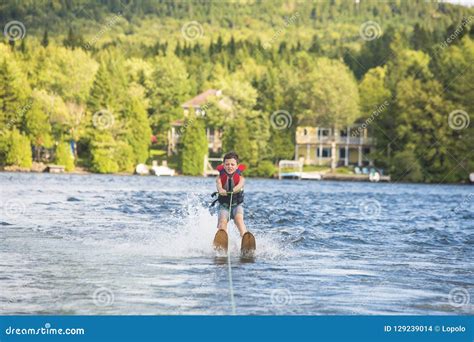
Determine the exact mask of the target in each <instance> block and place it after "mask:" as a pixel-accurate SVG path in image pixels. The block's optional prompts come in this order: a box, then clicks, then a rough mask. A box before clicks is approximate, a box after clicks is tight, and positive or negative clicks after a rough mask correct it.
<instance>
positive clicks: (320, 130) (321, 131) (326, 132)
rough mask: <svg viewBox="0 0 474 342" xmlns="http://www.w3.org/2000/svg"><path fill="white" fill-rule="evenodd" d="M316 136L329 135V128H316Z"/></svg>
mask: <svg viewBox="0 0 474 342" xmlns="http://www.w3.org/2000/svg"><path fill="white" fill-rule="evenodd" d="M318 136H319V137H328V136H329V129H328V128H318Z"/></svg>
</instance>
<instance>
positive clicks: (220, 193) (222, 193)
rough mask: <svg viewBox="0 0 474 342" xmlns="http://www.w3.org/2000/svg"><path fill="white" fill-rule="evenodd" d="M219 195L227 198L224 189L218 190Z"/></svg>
mask: <svg viewBox="0 0 474 342" xmlns="http://www.w3.org/2000/svg"><path fill="white" fill-rule="evenodd" d="M219 195H221V196H227V191H225V189H220V190H219Z"/></svg>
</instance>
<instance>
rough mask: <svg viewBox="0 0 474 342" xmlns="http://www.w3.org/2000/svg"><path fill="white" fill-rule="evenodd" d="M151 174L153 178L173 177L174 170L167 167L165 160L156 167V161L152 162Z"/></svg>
mask: <svg viewBox="0 0 474 342" xmlns="http://www.w3.org/2000/svg"><path fill="white" fill-rule="evenodd" d="M151 172H152V173H153V174H154V175H155V176H174V175H175V170H173V169H171V168H169V167H168V163H167V162H166V160H164V161H163V164H162V165H160V166H158V165H157V162H156V161H153V166H152V167H151Z"/></svg>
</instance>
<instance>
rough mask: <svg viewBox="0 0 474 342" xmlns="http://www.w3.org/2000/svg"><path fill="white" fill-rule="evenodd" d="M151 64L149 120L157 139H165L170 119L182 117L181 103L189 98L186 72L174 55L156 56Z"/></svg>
mask: <svg viewBox="0 0 474 342" xmlns="http://www.w3.org/2000/svg"><path fill="white" fill-rule="evenodd" d="M153 66H154V71H153V73H152V81H153V88H152V90H151V93H150V94H149V96H150V98H151V99H152V102H151V107H152V108H153V113H152V115H151V118H150V120H151V124H152V127H153V130H154V133H155V134H157V135H158V137H159V140H160V141H166V140H167V133H168V129H169V128H170V123H171V121H173V120H176V119H178V118H180V117H182V115H183V109H182V108H181V105H182V104H183V103H184V102H185V101H186V100H188V98H189V80H188V73H187V71H186V67H185V65H184V63H183V62H182V61H181V60H179V59H178V58H177V57H176V56H174V55H168V56H165V57H161V56H160V57H157V58H156V59H155V60H154V63H153Z"/></svg>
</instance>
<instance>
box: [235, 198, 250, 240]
mask: <svg viewBox="0 0 474 342" xmlns="http://www.w3.org/2000/svg"><path fill="white" fill-rule="evenodd" d="M234 222H235V225H236V226H237V228H238V229H239V232H240V236H244V234H245V233H246V232H247V227H246V226H245V223H244V207H242V206H241V205H239V206H238V207H237V208H236V211H235V214H234Z"/></svg>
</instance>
